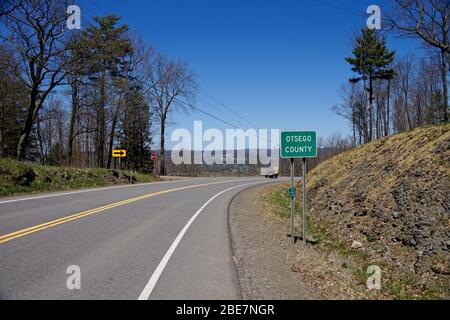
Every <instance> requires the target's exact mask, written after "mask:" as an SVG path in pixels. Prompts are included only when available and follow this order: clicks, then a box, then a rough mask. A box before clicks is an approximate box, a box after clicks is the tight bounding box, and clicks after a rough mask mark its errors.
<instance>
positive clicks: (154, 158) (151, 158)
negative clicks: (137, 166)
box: [150, 153, 158, 161]
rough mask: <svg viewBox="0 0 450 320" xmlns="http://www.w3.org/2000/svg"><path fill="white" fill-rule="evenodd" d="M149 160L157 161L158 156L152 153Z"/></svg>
mask: <svg viewBox="0 0 450 320" xmlns="http://www.w3.org/2000/svg"><path fill="white" fill-rule="evenodd" d="M150 160H152V161H156V160H158V155H157V154H156V153H152V155H151V156H150Z"/></svg>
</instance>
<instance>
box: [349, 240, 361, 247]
mask: <svg viewBox="0 0 450 320" xmlns="http://www.w3.org/2000/svg"><path fill="white" fill-rule="evenodd" d="M351 248H352V249H362V248H364V245H363V244H362V243H361V242H360V241H356V240H354V241H353V242H352V245H351Z"/></svg>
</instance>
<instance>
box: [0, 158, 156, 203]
mask: <svg viewBox="0 0 450 320" xmlns="http://www.w3.org/2000/svg"><path fill="white" fill-rule="evenodd" d="M121 173H122V174H121V177H120V179H119V177H118V174H117V172H115V171H114V170H108V169H103V168H90V169H79V168H69V167H53V166H43V165H38V164H33V163H28V162H20V161H16V160H12V159H0V196H9V195H16V194H24V193H32V192H46V191H62V190H70V189H83V188H95V187H102V186H109V185H117V184H128V183H130V182H132V183H144V182H153V181H156V180H158V178H157V177H154V176H153V175H149V174H141V173H136V172H133V176H132V178H131V172H129V171H122V172H121Z"/></svg>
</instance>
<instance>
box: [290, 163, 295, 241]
mask: <svg viewBox="0 0 450 320" xmlns="http://www.w3.org/2000/svg"><path fill="white" fill-rule="evenodd" d="M294 175H295V167H294V158H291V189H290V190H289V195H290V197H291V239H292V244H294V243H295V194H294V192H295V191H294V190H295V185H294Z"/></svg>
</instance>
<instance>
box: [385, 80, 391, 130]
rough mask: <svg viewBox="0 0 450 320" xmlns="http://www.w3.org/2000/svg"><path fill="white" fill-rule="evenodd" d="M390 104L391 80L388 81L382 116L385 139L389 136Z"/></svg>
mask: <svg viewBox="0 0 450 320" xmlns="http://www.w3.org/2000/svg"><path fill="white" fill-rule="evenodd" d="M390 104H391V80H388V85H387V101H386V114H385V116H384V136H385V137H387V136H388V135H389V117H390V110H389V109H390Z"/></svg>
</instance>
